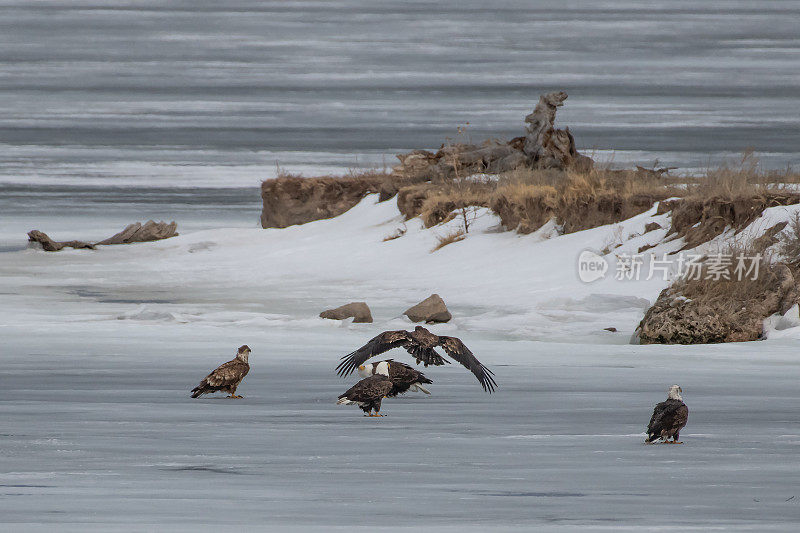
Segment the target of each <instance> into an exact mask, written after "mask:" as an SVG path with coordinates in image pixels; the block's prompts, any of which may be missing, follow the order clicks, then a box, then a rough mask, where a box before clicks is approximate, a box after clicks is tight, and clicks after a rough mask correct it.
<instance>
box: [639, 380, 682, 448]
mask: <svg viewBox="0 0 800 533" xmlns="http://www.w3.org/2000/svg"><path fill="white" fill-rule="evenodd" d="M682 392H683V389H681V388H680V387H679V386H678V385H673V386H671V387H670V388H669V393H668V395H667V399H666V401H663V402H661V403H659V404H658V405H656V408H655V409H653V416H652V418H650V424H649V425H648V426H647V440H646V441H645V442H647V443H648V444H650V443H652V442H654V441H656V440H658V439H663V440H664V442H665V443H667V442H669V438H670V437H671V438H672V444H682V443H681V442H678V438H679V437H680V431H681V429H683V427H684V426H685V425H686V421H687V420H688V419H689V408H688V407H686V404H685V403H683V398H681V393H682Z"/></svg>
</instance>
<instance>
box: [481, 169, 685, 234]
mask: <svg viewBox="0 0 800 533" xmlns="http://www.w3.org/2000/svg"><path fill="white" fill-rule="evenodd" d="M679 192H680V189H677V188H675V187H673V186H672V185H670V184H665V183H664V182H663V180H660V179H658V178H656V177H653V176H650V175H646V174H642V173H638V172H634V171H609V170H593V171H590V172H584V173H577V172H567V173H562V175H561V177H560V178H558V177H557V176H554V174H553V173H552V172H542V171H528V172H525V171H517V172H515V173H512V174H511V175H507V176H503V178H501V180H500V182H499V184H498V186H497V188H496V190H495V191H494V193H493V195H492V199H491V202H490V206H491V208H492V210H493V211H494V212H495V213H496V214H497V215H498V216H499V217H500V219H501V221H502V223H503V225H504V226H505V227H506V228H508V229H516V230H517V231H519V232H520V233H530V232H532V231H535V230H536V229H538V228H540V227H541V226H542V225H543V224H544V223H545V222H547V221H548V220H550V219H551V218H555V219H556V222H557V223H558V224H559V225H560V226H561V227H562V231H563V232H564V233H572V232H575V231H580V230H583V229H589V228H594V227H597V226H602V225H605V224H613V223H616V222H620V221H622V220H625V219H627V218H630V217H632V216H634V215H637V214H639V213H642V212H644V211H646V210H647V209H649V208H650V207H652V205H653V203H654V202H656V201H658V200H663V199H666V198H668V197H670V196H674V195H676V194H678V193H679Z"/></svg>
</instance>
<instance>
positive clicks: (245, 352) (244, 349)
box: [236, 344, 250, 363]
mask: <svg viewBox="0 0 800 533" xmlns="http://www.w3.org/2000/svg"><path fill="white" fill-rule="evenodd" d="M249 356H250V347H249V346H248V345H246V344H243V345H242V346H239V350H238V351H237V352H236V358H237V359H241V360H242V361H244V362H245V363H246V362H247V358H248V357H249Z"/></svg>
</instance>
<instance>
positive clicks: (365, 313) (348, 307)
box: [319, 302, 372, 324]
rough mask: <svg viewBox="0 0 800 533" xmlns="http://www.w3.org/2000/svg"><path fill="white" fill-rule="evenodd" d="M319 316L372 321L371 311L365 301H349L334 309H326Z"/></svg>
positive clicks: (362, 321) (358, 321)
mask: <svg viewBox="0 0 800 533" xmlns="http://www.w3.org/2000/svg"><path fill="white" fill-rule="evenodd" d="M319 316H320V318H328V319H331V320H346V319H348V318H352V319H353V323H354V324H355V323H372V313H371V312H370V310H369V306H367V304H366V302H351V303H349V304H345V305H343V306H341V307H337V308H336V309H328V310H327V311H323V312H321V313H320V314H319Z"/></svg>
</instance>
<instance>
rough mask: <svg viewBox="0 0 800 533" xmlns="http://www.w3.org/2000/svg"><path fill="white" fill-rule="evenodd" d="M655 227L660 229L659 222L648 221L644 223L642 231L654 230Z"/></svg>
mask: <svg viewBox="0 0 800 533" xmlns="http://www.w3.org/2000/svg"><path fill="white" fill-rule="evenodd" d="M657 229H661V224H659V223H658V222H648V223H647V224H645V225H644V232H645V233H647V232H649V231H655V230H657Z"/></svg>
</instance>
